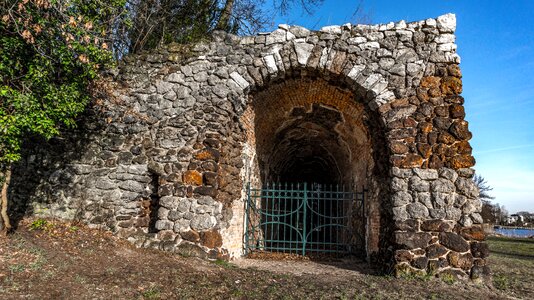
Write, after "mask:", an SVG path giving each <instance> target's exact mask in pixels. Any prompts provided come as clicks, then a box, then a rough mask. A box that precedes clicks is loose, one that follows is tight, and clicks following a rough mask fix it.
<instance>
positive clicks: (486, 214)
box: [473, 174, 508, 225]
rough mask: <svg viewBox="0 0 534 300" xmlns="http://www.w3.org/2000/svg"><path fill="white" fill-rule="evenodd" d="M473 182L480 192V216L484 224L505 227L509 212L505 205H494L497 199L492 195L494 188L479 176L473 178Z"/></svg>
mask: <svg viewBox="0 0 534 300" xmlns="http://www.w3.org/2000/svg"><path fill="white" fill-rule="evenodd" d="M473 181H474V182H475V184H476V185H477V187H478V190H479V192H480V194H479V199H480V201H481V202H482V212H481V213H480V214H481V215H482V219H483V220H484V223H489V224H502V225H504V224H505V222H506V219H507V217H508V211H507V210H506V208H505V207H504V205H500V204H499V203H492V200H493V199H495V197H493V196H491V195H490V192H491V191H492V190H493V188H492V187H490V186H489V184H488V183H487V181H486V179H484V177H482V176H481V175H479V174H475V176H473Z"/></svg>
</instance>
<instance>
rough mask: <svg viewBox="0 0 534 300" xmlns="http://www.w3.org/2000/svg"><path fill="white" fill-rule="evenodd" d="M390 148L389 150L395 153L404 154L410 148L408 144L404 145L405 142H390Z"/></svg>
mask: <svg viewBox="0 0 534 300" xmlns="http://www.w3.org/2000/svg"><path fill="white" fill-rule="evenodd" d="M390 148H391V151H392V152H393V153H395V154H404V153H407V152H408V150H410V149H409V148H408V146H406V144H404V143H402V142H392V143H391V146H390Z"/></svg>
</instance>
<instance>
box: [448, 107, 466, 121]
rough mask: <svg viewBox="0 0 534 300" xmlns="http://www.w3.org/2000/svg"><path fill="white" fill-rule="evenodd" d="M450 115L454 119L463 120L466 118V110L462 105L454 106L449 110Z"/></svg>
mask: <svg viewBox="0 0 534 300" xmlns="http://www.w3.org/2000/svg"><path fill="white" fill-rule="evenodd" d="M449 113H450V115H451V117H452V118H455V119H457V118H460V119H463V118H464V117H465V109H464V107H463V105H460V104H453V105H451V106H450V108H449Z"/></svg>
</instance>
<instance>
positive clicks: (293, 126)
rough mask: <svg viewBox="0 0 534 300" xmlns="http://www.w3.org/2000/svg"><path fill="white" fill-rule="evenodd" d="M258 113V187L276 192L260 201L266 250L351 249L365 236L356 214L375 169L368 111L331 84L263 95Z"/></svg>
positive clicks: (301, 84)
mask: <svg viewBox="0 0 534 300" xmlns="http://www.w3.org/2000/svg"><path fill="white" fill-rule="evenodd" d="M252 107H253V111H254V114H253V117H254V120H253V122H251V123H253V124H254V142H255V152H256V159H257V160H256V161H257V171H258V173H256V174H257V175H256V176H257V177H256V181H257V182H258V183H260V185H261V186H263V187H267V186H269V187H270V190H271V192H270V193H266V194H265V195H264V196H265V197H262V198H261V203H260V206H261V208H262V209H263V210H264V212H265V215H263V216H262V220H261V222H262V224H264V225H265V228H263V229H262V230H263V235H264V236H265V239H266V243H265V245H268V246H271V247H272V248H273V249H274V250H277V249H278V250H282V249H288V248H289V249H293V248H292V247H297V248H298V247H299V246H298V245H297V244H298V243H299V238H300V239H301V240H300V243H306V244H307V245H306V247H307V248H306V249H308V250H310V251H319V252H320V251H321V250H328V249H330V250H332V251H334V250H336V247H344V248H346V249H348V248H351V247H352V246H353V245H352V244H354V243H355V238H354V236H355V235H358V236H360V237H361V236H363V235H364V227H363V226H362V225H363V224H364V223H365V222H364V220H363V219H362V220H358V221H357V222H355V221H354V220H353V216H358V215H360V214H359V213H358V212H355V210H356V209H359V210H363V206H361V205H360V206H358V205H357V203H355V202H356V198H357V197H356V192H357V189H358V187H359V186H360V187H361V186H363V185H364V184H365V182H366V177H367V171H368V169H369V168H371V167H372V159H371V151H370V141H369V140H370V139H369V138H368V134H367V130H366V127H365V125H364V110H363V107H362V105H361V104H360V103H358V102H357V101H356V99H355V98H354V95H353V94H352V93H351V92H347V91H346V90H344V89H341V88H338V87H335V86H332V85H330V84H328V83H327V82H326V81H323V80H307V79H300V80H287V81H285V82H283V83H281V84H280V85H278V86H273V87H272V88H269V89H268V90H266V91H262V92H260V93H259V94H257V95H256V96H255V98H254V101H253V106H252ZM273 184H275V186H276V185H277V184H281V185H278V187H281V188H280V189H273ZM286 184H287V185H286ZM297 184H298V188H296V186H297ZM304 184H306V191H304V190H303V185H304ZM288 186H289V187H291V186H292V187H293V188H292V189H291V190H293V189H294V190H299V191H298V192H295V193H293V192H288V191H287V190H288V188H287V187H288ZM362 217H363V215H362ZM301 235H303V236H301ZM359 240H360V241H359V243H360V244H361V245H360V246H361V247H363V244H362V242H361V239H359ZM352 248H354V247H352ZM346 249H345V250H346Z"/></svg>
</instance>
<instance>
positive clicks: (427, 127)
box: [419, 122, 434, 133]
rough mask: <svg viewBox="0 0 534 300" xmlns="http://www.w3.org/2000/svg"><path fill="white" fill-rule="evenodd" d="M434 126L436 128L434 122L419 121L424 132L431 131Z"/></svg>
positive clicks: (420, 128)
mask: <svg viewBox="0 0 534 300" xmlns="http://www.w3.org/2000/svg"><path fill="white" fill-rule="evenodd" d="M432 128H434V126H433V125H432V123H429V122H421V123H419V130H421V132H422V133H429V132H431V131H432Z"/></svg>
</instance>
